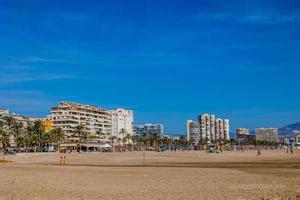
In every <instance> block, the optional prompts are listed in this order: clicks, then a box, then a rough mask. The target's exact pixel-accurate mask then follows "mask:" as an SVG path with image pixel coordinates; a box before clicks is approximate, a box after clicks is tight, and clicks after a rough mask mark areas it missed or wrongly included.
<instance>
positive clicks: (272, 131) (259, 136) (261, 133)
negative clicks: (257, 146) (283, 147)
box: [255, 128, 279, 142]
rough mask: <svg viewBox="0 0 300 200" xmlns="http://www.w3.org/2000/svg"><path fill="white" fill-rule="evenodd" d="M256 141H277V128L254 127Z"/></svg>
mask: <svg viewBox="0 0 300 200" xmlns="http://www.w3.org/2000/svg"><path fill="white" fill-rule="evenodd" d="M255 136H256V141H265V142H278V141H279V138H278V129H277V128H257V129H255Z"/></svg>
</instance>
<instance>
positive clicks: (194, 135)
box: [186, 120, 201, 144]
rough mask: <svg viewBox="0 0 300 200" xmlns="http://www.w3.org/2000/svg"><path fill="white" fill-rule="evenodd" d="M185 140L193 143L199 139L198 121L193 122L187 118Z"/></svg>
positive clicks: (196, 142)
mask: <svg viewBox="0 0 300 200" xmlns="http://www.w3.org/2000/svg"><path fill="white" fill-rule="evenodd" d="M186 129H187V130H186V131H187V140H188V141H191V142H192V143H194V144H198V143H199V141H200V140H201V135H200V124H199V122H194V121H192V120H187V124H186Z"/></svg>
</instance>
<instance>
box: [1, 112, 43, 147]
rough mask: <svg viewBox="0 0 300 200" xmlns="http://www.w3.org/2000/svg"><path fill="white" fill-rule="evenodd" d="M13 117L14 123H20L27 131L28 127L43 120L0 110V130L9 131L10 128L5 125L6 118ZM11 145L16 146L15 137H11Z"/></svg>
mask: <svg viewBox="0 0 300 200" xmlns="http://www.w3.org/2000/svg"><path fill="white" fill-rule="evenodd" d="M8 116H9V117H12V119H13V122H14V123H20V124H21V125H22V129H23V130H25V129H26V128H27V127H28V126H31V125H33V123H34V121H36V120H43V119H40V118H33V117H26V116H22V115H19V114H16V113H10V112H9V110H8V109H0V128H4V129H5V130H8V126H7V125H6V123H5V120H4V117H8ZM9 143H10V145H12V146H15V145H16V142H15V137H14V135H13V134H12V135H10V137H9Z"/></svg>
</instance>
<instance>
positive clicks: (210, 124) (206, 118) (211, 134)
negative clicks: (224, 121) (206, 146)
mask: <svg viewBox="0 0 300 200" xmlns="http://www.w3.org/2000/svg"><path fill="white" fill-rule="evenodd" d="M215 119H216V117H215V115H209V114H203V115H199V116H198V122H199V124H200V134H201V140H204V141H205V140H207V141H211V140H215V139H216V137H215Z"/></svg>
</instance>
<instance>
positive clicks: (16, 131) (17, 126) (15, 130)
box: [13, 122, 24, 147]
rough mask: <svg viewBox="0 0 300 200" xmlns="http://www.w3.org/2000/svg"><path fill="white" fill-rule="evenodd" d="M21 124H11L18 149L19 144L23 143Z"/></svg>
mask: <svg viewBox="0 0 300 200" xmlns="http://www.w3.org/2000/svg"><path fill="white" fill-rule="evenodd" d="M23 132H24V131H23V123H21V122H14V124H13V134H14V138H15V141H16V144H17V147H20V143H22V142H23Z"/></svg>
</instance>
